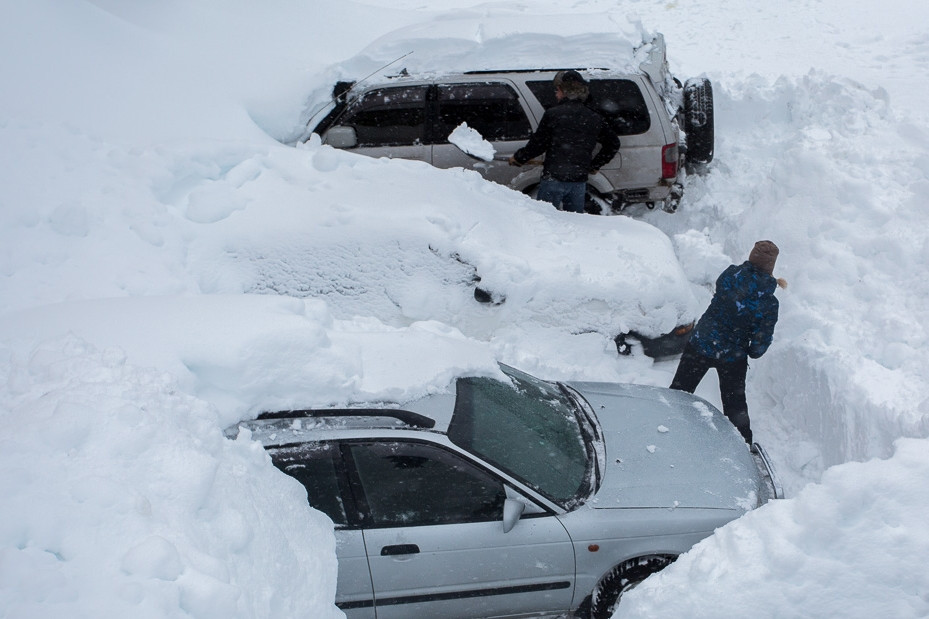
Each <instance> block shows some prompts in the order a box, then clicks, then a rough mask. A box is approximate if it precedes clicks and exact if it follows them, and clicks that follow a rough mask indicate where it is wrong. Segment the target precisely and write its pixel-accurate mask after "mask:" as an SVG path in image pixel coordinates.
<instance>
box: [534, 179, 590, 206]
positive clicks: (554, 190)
mask: <svg viewBox="0 0 929 619" xmlns="http://www.w3.org/2000/svg"><path fill="white" fill-rule="evenodd" d="M586 196H587V183H586V182H585V181H581V182H579V183H565V182H562V181H556V180H551V179H542V182H540V183H539V191H538V194H537V195H536V199H537V200H541V201H543V202H550V203H551V204H554V205H555V208H557V209H560V210H563V211H573V212H575V213H583V212H584V199H585V197H586Z"/></svg>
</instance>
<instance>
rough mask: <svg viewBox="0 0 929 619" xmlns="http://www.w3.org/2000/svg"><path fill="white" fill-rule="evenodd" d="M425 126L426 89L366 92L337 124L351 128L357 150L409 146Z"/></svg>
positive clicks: (416, 141)
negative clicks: (353, 131)
mask: <svg viewBox="0 0 929 619" xmlns="http://www.w3.org/2000/svg"><path fill="white" fill-rule="evenodd" d="M425 122H426V87H425V86H399V87H393V88H379V89H377V90H371V91H369V92H366V93H365V94H364V96H363V97H362V98H361V100H360V101H357V102H356V103H354V104H352V106H351V107H350V108H349V110H348V111H347V112H346V114H345V116H344V117H343V118H342V119H341V120H340V121H339V123H338V124H339V125H343V126H350V127H354V129H355V134H356V136H357V139H358V145H359V146H411V145H414V144H420V143H422V140H423V128H424V127H425Z"/></svg>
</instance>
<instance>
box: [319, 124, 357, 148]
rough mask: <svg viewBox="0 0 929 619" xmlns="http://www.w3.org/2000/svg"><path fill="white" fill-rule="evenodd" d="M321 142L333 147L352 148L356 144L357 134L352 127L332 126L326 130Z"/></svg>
mask: <svg viewBox="0 0 929 619" xmlns="http://www.w3.org/2000/svg"><path fill="white" fill-rule="evenodd" d="M323 144H328V145H329V146H331V147H333V148H354V147H355V146H358V135H357V134H356V133H355V128H354V127H343V126H339V127H333V128H332V129H330V130H329V131H327V132H326V137H325V139H324V140H323Z"/></svg>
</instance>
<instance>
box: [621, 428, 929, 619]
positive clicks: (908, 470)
mask: <svg viewBox="0 0 929 619" xmlns="http://www.w3.org/2000/svg"><path fill="white" fill-rule="evenodd" d="M926 446H927V441H925V440H913V439H902V440H900V441H898V443H897V445H896V453H895V454H894V457H893V458H891V459H890V460H875V461H871V462H867V463H857V462H854V463H848V464H843V465H841V466H836V467H833V468H831V469H829V470H828V471H826V473H825V474H824V475H823V479H822V483H821V484H811V485H809V486H807V487H806V488H804V489H803V490H802V491H801V492H800V493H799V494H798V495H797V497H796V498H795V499H791V500H786V501H775V502H772V503H768V504H767V505H765V506H764V507H762V508H761V509H759V510H757V511H754V512H749V513H748V514H746V515H745V516H743V517H742V518H740V519H739V520H736V521H734V522H732V523H730V524H729V525H727V526H726V527H724V528H722V529H720V530H719V531H717V533H716V534H715V535H713V536H712V537H709V538H707V539H705V540H704V541H702V542H700V543H699V544H697V545H696V546H695V547H694V548H693V550H691V551H690V552H688V553H687V554H685V555H683V556H681V557H680V558H679V559H678V560H677V562H676V563H674V564H673V565H672V566H671V567H669V568H667V569H666V570H665V571H664V572H662V573H660V574H658V575H656V576H654V577H652V578H650V579H648V580H647V581H645V582H644V583H643V584H642V585H640V586H639V587H637V588H636V589H635V590H634V591H632V592H630V593H629V594H628V595H626V596H624V597H623V601H622V604H620V607H619V611H618V612H617V613H616V615H615V616H616V617H618V618H627V617H716V618H720V619H721V618H730V617H731V618H733V619H734V618H736V617H745V616H746V614H751V615H752V616H754V617H759V618H768V617H770V618H772V619H773V618H775V617H784V616H785V615H790V616H804V617H869V616H870V617H876V616H880V617H925V616H926V615H929V595H927V593H929V574H927V573H926V571H925V570H922V569H914V568H915V567H916V566H918V565H919V564H920V563H922V562H924V560H925V557H926V554H927V553H929V530H927V528H926V526H925V517H924V512H925V508H926V505H927V504H929V490H927V489H926V484H925V483H924V480H925V479H926V475H929V450H927V449H926ZM850 542H851V543H850ZM720 557H725V558H726V559H725V562H724V563H720V561H719V559H720ZM772 583H777V586H772ZM694 587H697V591H696V592H695V591H694V590H693V589H694ZM786 609H790V610H786Z"/></svg>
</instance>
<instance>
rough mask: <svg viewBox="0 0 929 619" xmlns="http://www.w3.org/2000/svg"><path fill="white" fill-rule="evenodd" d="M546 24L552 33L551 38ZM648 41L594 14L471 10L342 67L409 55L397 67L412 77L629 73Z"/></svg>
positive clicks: (410, 31) (638, 29)
mask: <svg viewBox="0 0 929 619" xmlns="http://www.w3.org/2000/svg"><path fill="white" fill-rule="evenodd" d="M553 23H557V24H558V34H553V33H552V24H553ZM655 37H656V35H655V34H654V33H650V32H647V31H646V30H645V29H644V28H643V27H642V25H641V23H639V22H633V21H620V20H613V19H609V20H604V19H602V16H601V15H592V14H559V15H546V14H527V13H514V12H511V11H486V12H485V11H481V12H470V13H468V14H463V15H457V16H454V17H451V18H448V19H441V20H429V21H427V22H424V23H421V24H416V25H412V26H407V27H405V28H401V29H398V30H395V31H393V32H390V33H388V34H386V35H384V36H382V37H380V38H378V39H376V40H375V41H373V42H371V43H370V44H369V45H368V46H367V47H365V48H364V49H363V50H362V51H361V52H360V53H359V54H358V56H357V57H356V58H354V59H353V60H352V61H349V62H348V63H346V65H345V66H346V68H350V67H352V66H353V65H354V64H355V63H357V64H358V65H361V64H362V63H364V62H365V61H370V62H371V63H374V64H376V65H377V66H381V65H383V64H384V63H387V62H392V61H394V60H396V59H397V58H399V57H401V56H404V55H406V54H409V55H408V56H406V57H404V58H403V60H402V66H403V67H405V68H406V69H407V70H408V71H409V72H411V73H417V74H423V73H430V72H455V71H483V70H501V69H536V68H563V67H566V66H570V67H586V68H596V67H609V68H614V69H628V70H630V71H634V70H637V69H638V66H639V64H641V63H642V62H643V61H644V60H645V59H646V56H647V53H648V51H649V50H648V49H647V48H646V44H648V43H650V42H651V41H653V40H654V39H655ZM359 68H360V66H359ZM375 68H376V67H375ZM396 68H400V67H396ZM359 77H360V76H359Z"/></svg>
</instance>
